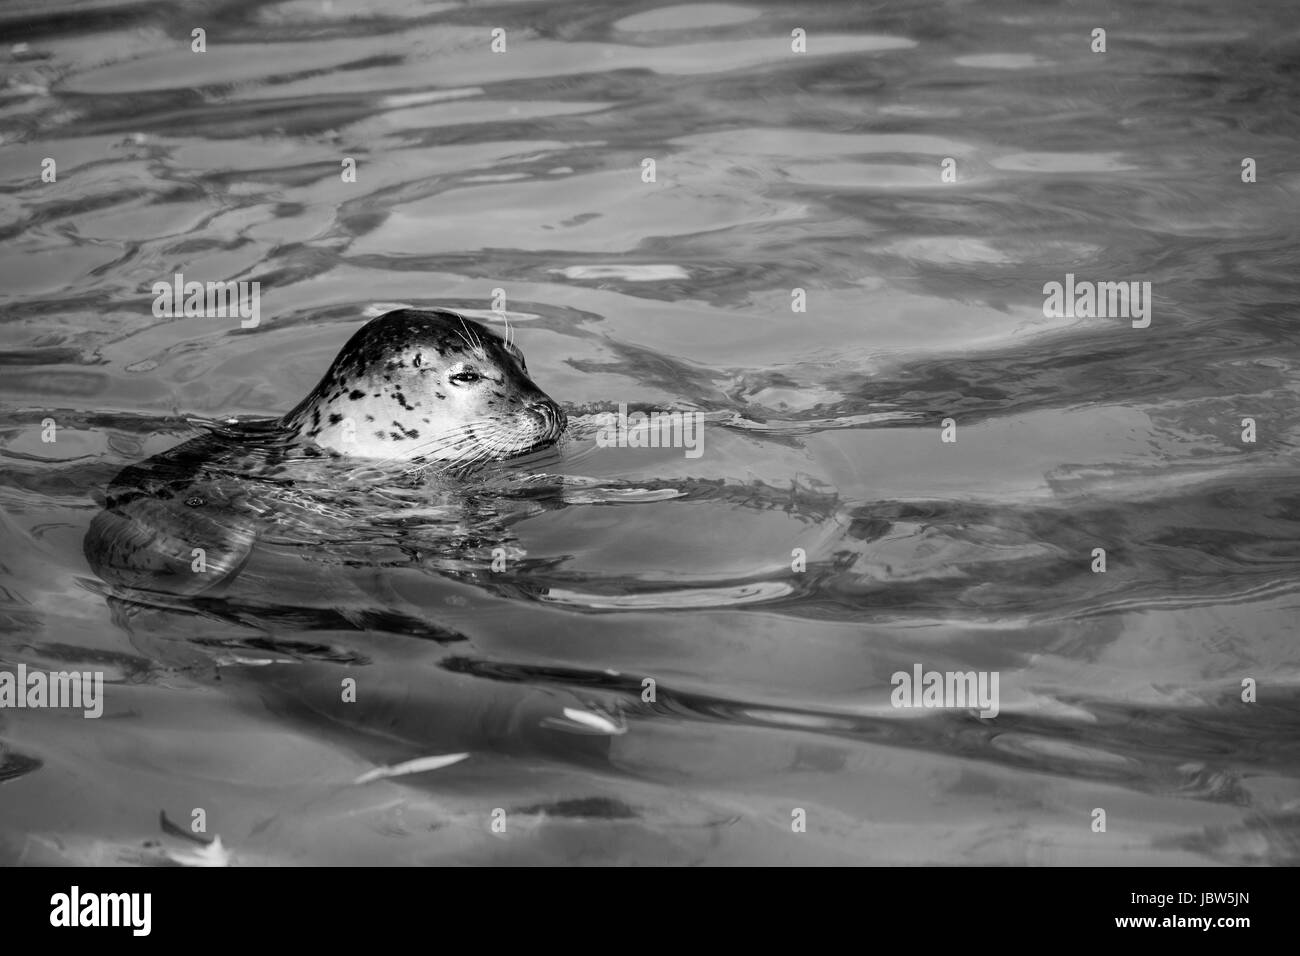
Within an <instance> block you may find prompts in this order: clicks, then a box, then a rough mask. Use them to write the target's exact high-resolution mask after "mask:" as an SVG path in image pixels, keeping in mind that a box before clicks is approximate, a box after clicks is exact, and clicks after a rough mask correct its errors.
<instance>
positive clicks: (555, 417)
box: [528, 397, 569, 438]
mask: <svg viewBox="0 0 1300 956" xmlns="http://www.w3.org/2000/svg"><path fill="white" fill-rule="evenodd" d="M528 410H529V411H530V412H532V413H533V414H534V415H536V416H537V417H538V418H540V419H541V420H542V424H543V425H544V426H545V427H546V433H547V434H548V435H549V436H550V437H551V438H559V437H560V434H561V433H562V432H563V431H564V429H565V427H566V426H567V425H568V424H569V420H568V418H567V417H566V416H565V414H564V409H562V408H561V407H560V406H559V405H556V404H555V402H553V401H552V400H551V399H549V398H546V397H543V398H536V399H533V400H532V401H531V402H529V403H528Z"/></svg>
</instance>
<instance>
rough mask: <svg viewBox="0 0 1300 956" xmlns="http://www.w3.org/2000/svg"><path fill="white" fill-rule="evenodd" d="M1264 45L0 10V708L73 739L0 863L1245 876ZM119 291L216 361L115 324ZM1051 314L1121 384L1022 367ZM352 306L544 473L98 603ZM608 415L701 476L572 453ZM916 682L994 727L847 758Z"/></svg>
mask: <svg viewBox="0 0 1300 956" xmlns="http://www.w3.org/2000/svg"><path fill="white" fill-rule="evenodd" d="M1290 14H1291V10H1290V7H1289V5H1288V4H1285V3H1282V2H1280V0H1277V2H1248V3H1246V4H1244V5H1243V4H1235V5H1231V6H1225V5H1222V4H1208V3H1169V2H1156V3H1147V4H1142V5H1140V7H1137V8H1123V9H1121V8H1119V7H1115V6H1113V5H1107V4H1089V3H1069V4H1066V3H1039V4H1033V5H1024V4H1018V3H1011V2H990V3H982V4H979V5H974V4H969V3H963V2H909V3H906V4H882V5H873V4H860V3H853V2H848V0H837V2H826V3H817V4H808V5H806V6H802V7H798V8H795V7H793V6H792V5H790V4H777V3H750V2H746V3H743V4H701V5H684V6H673V7H664V6H656V5H655V4H654V3H647V2H639V3H625V4H614V3H607V2H574V0H568V2H566V0H559V2H552V3H545V4H543V3H502V4H460V3H418V2H414V0H380V2H363V0H332V2H317V0H290V2H284V3H260V2H247V0H239V2H233V0H232V2H217V0H213V2H210V3H204V4H198V5H173V4H169V3H163V2H128V0H122V2H113V0H108V2H97V3H67V2H53V3H51V2H44V0H42V2H37V0H24V2H15V3H10V4H8V5H6V6H5V8H4V9H3V10H0V30H2V31H3V35H4V37H5V43H4V47H5V50H6V51H7V52H4V53H2V54H0V77H2V78H3V84H4V86H3V90H2V91H0V138H2V141H0V239H2V244H0V342H2V343H3V348H4V351H3V353H0V362H2V363H3V364H4V369H3V371H2V372H0V523H2V524H3V532H2V533H0V574H3V579H2V580H0V588H2V590H0V631H3V634H0V664H3V665H4V666H5V668H6V669H13V668H14V667H15V666H16V665H18V664H19V663H24V664H27V665H28V666H29V667H33V668H38V667H39V668H49V669H67V668H77V669H86V670H90V669H94V670H102V671H103V672H104V673H105V675H106V679H107V680H108V681H109V686H108V688H107V691H106V708H105V714H104V716H103V717H102V718H101V719H99V720H97V721H87V720H83V719H81V717H80V716H79V715H76V714H73V713H68V712H54V711H35V712H34V711H27V710H23V711H18V710H7V711H4V712H0V861H2V862H5V863H18V862H25V863H49V862H93V863H123V862H146V863H147V862H158V861H160V860H161V859H162V858H163V856H164V854H165V853H166V852H169V851H175V852H189V851H191V850H192V849H193V847H192V846H189V845H187V844H186V841H184V840H183V839H180V838H178V837H176V836H175V835H172V834H164V833H162V832H161V831H160V825H159V813H160V811H163V812H165V813H166V814H167V816H168V818H169V819H171V820H175V821H178V822H180V823H181V824H186V823H188V821H190V820H191V818H192V812H193V810H194V809H195V808H203V809H204V810H205V812H206V818H207V836H209V837H211V836H213V835H215V834H219V835H220V837H221V839H222V842H223V845H224V847H225V848H226V849H227V850H229V851H230V853H231V854H232V856H231V859H232V860H233V861H234V862H236V863H249V864H258V863H326V864H332V863H591V862H618V863H630V862H635V863H813V862H817V863H822V862H834V863H917V862H922V863H998V864H1004V863H1034V864H1064V863H1075V864H1102V863H1115V864H1135V863H1157V864H1205V863H1224V864H1255V863H1274V864H1275V863H1295V862H1297V861H1300V786H1298V781H1297V776H1298V773H1300V751H1298V749H1297V743H1296V741H1297V731H1298V730H1300V690H1298V685H1300V654H1298V653H1297V650H1296V607H1297V601H1298V598H1297V584H1298V583H1300V582H1298V579H1297V571H1298V570H1300V491H1297V481H1296V479H1297V473H1298V471H1300V457H1298V450H1297V449H1298V442H1300V432H1298V431H1297V424H1296V422H1297V411H1300V400H1298V398H1300V397H1298V396H1297V362H1300V340H1298V339H1297V332H1296V329H1297V321H1298V320H1300V312H1298V310H1297V306H1296V302H1297V301H1300V280H1298V279H1297V272H1296V267H1295V251H1296V248H1297V231H1298V228H1300V226H1298V224H1300V214H1298V210H1297V197H1298V196H1300V172H1297V170H1296V166H1295V144H1296V142H1297V137H1298V135H1300V114H1298V113H1297V104H1300V34H1297V33H1296V31H1295V28H1294V26H1293V25H1290V24H1291V22H1292V20H1291V17H1290ZM196 27H202V28H203V29H205V30H206V35H207V46H208V49H207V52H206V53H202V54H197V53H194V52H192V51H191V49H190V42H191V41H190V36H191V31H192V30H193V29H195V28H196ZM1098 27H1101V28H1104V29H1105V30H1106V31H1107V35H1108V44H1107V51H1106V52H1105V53H1104V54H1103V53H1094V52H1092V50H1091V45H1092V39H1091V35H1092V31H1093V30H1094V29H1095V28H1098ZM498 28H499V29H502V30H504V31H505V37H506V44H507V47H506V51H505V52H504V53H493V52H491V49H490V44H491V40H492V31H493V30H494V29H498ZM795 29H802V30H804V31H806V34H807V52H806V53H794V52H792V50H791V31H793V30H795ZM46 157H50V158H53V159H55V161H56V163H57V181H56V182H54V183H44V182H42V181H41V178H40V171H41V163H42V160H43V159H44V158H46ZM344 157H352V158H354V159H355V160H356V163H357V179H356V182H354V183H348V182H344V181H342V178H341V176H340V164H341V161H342V159H343V158H344ZM1246 157H1250V158H1252V159H1254V160H1255V163H1256V164H1257V169H1258V173H1257V179H1258V181H1257V182H1255V183H1252V184H1247V183H1243V182H1242V176H1241V171H1242V160H1243V158H1246ZM647 158H649V159H653V160H654V161H655V167H656V177H655V182H653V183H647V182H644V181H643V178H642V170H643V160H645V159H647ZM945 159H952V160H954V161H955V169H956V173H957V176H956V181H955V182H942V181H941V178H940V173H941V166H942V164H943V162H944V160H945ZM177 272H182V273H184V274H185V276H186V277H187V278H192V279H197V280H199V281H210V280H218V279H226V280H249V281H251V280H257V281H260V283H261V290H262V297H261V313H262V321H261V324H260V325H259V326H258V327H256V328H249V329H243V328H240V327H239V323H238V321H237V320H230V319H219V318H177V319H158V318H155V316H154V315H153V312H152V308H151V306H152V301H153V297H152V295H151V292H150V290H151V287H152V284H153V283H154V282H156V281H159V280H168V279H170V278H171V276H173V275H174V274H175V273H177ZM1067 273H1071V274H1074V275H1076V276H1078V277H1079V278H1086V279H1092V280H1106V281H1120V280H1125V281H1127V280H1140V281H1149V282H1150V283H1151V286H1152V290H1153V296H1154V301H1153V311H1152V321H1151V324H1150V327H1148V328H1145V329H1137V328H1133V327H1132V325H1131V323H1130V322H1128V321H1127V320H1123V319H1115V318H1108V319H1099V318H1047V317H1045V316H1044V313H1043V291H1042V290H1043V285H1044V284H1045V283H1047V282H1051V281H1063V280H1064V277H1065V275H1066V274H1067ZM497 289H502V290H504V292H505V294H506V307H505V308H506V315H505V316H502V315H500V314H499V313H496V312H494V311H493V304H494V302H493V296H494V290H497ZM795 289H802V290H804V293H805V295H806V302H807V308H806V311H804V312H795V311H792V290H795ZM393 304H410V305H418V306H430V307H443V308H454V309H461V310H464V311H466V312H467V313H468V314H472V315H475V316H476V317H478V318H480V319H482V320H483V321H485V322H487V323H489V324H491V325H493V326H495V327H497V328H498V329H499V330H501V331H504V329H505V319H506V318H508V319H509V322H510V326H511V328H512V329H513V331H514V334H515V336H516V341H517V342H518V344H519V345H520V346H521V347H522V348H523V349H524V351H525V352H526V354H527V356H528V365H529V369H530V371H531V372H532V374H533V377H534V378H535V379H536V380H537V382H538V383H539V384H540V385H541V386H542V388H544V389H545V390H546V391H547V392H548V393H549V394H551V395H552V396H554V397H555V398H557V399H558V400H560V401H561V402H562V403H563V404H564V406H565V407H566V409H567V410H568V411H569V414H570V419H571V421H572V423H573V427H572V429H571V435H570V437H569V439H568V440H567V441H566V443H565V445H564V446H563V448H562V449H561V451H560V454H559V455H557V456H554V457H553V458H552V459H550V460H547V461H546V462H543V463H541V464H535V465H531V466H524V465H521V466H518V467H517V468H515V469H513V470H510V469H507V470H506V471H505V472H504V473H503V474H499V475H496V476H494V477H493V478H492V480H491V481H487V482H485V483H483V484H480V485H474V486H472V487H468V488H467V489H466V491H465V497H464V499H463V500H458V501H456V502H453V503H452V504H451V505H449V506H447V507H442V504H445V502H442V500H441V499H438V500H436V501H435V500H434V499H433V498H431V496H430V495H427V494H424V493H422V492H421V491H420V489H419V488H418V487H410V486H403V485H397V484H393V485H391V486H388V485H380V486H371V487H369V488H368V489H365V490H364V493H362V492H356V493H355V494H352V493H348V494H344V493H342V492H340V493H339V494H338V495H337V496H336V499H337V500H335V501H334V504H337V505H338V506H339V507H340V508H341V509H342V510H341V514H342V517H341V518H340V517H338V516H336V515H326V514H323V513H322V514H319V515H318V516H317V518H318V520H315V521H313V520H311V519H310V518H304V520H302V521H299V522H297V523H288V524H286V525H284V526H283V527H282V528H281V529H280V533H278V534H269V535H267V536H266V537H265V538H263V539H262V540H260V541H259V543H258V546H257V548H256V549H255V551H254V553H253V554H252V556H251V558H250V560H249V563H248V564H247V565H246V566H245V568H244V570H243V572H242V573H241V575H240V576H239V578H238V580H237V581H235V582H234V584H233V585H232V586H231V588H230V590H228V591H227V592H225V593H224V594H222V595H220V596H215V597H214V596H203V595H199V596H194V595H185V594H180V595H172V596H168V595H163V594H158V595H155V596H154V599H153V600H140V601H123V600H121V599H120V598H119V597H114V596H113V595H112V592H111V589H110V588H107V587H106V586H105V584H104V582H103V581H101V580H99V578H98V577H97V576H96V575H95V574H93V573H92V572H91V570H90V568H89V567H88V566H87V563H86V560H85V558H84V557H83V554H82V541H83V538H84V536H85V534H86V531H87V528H88V527H89V526H90V523H91V521H92V519H93V518H94V516H95V514H96V513H97V512H98V510H99V507H100V506H99V503H98V502H99V501H100V500H102V492H103V489H104V487H105V485H106V484H107V483H108V481H109V480H110V479H111V478H112V477H113V475H114V474H116V473H117V472H118V471H119V470H120V469H121V468H122V467H124V466H126V465H128V464H131V463H134V462H137V461H140V460H141V459H142V458H145V457H147V456H149V455H152V454H155V453H157V452H160V451H162V450H164V449H166V448H168V447H171V446H172V445H175V444H177V443H179V442H181V441H183V440H185V439H187V438H190V437H193V436H194V435H195V434H198V433H199V432H200V431H201V429H202V428H203V427H205V425H204V423H205V422H207V423H211V422H213V421H216V420H219V419H222V418H225V417H226V416H232V415H236V416H270V415H278V414H281V413H283V412H284V411H286V410H288V409H289V408H291V407H292V406H293V405H295V404H296V403H297V402H298V400H299V399H300V398H301V397H302V396H303V395H304V394H305V393H306V392H307V390H309V389H310V388H311V387H312V386H313V385H314V384H315V382H316V381H317V379H318V378H319V376H320V374H321V372H322V371H323V370H324V369H325V367H326V366H327V365H328V364H329V362H330V360H331V359H332V357H333V355H334V354H335V352H336V351H337V349H338V348H339V347H340V346H341V345H342V343H343V342H344V341H345V340H346V338H347V337H348V336H349V335H350V334H351V332H352V331H353V330H354V329H355V328H357V327H358V326H359V324H360V323H361V322H362V321H364V319H365V317H366V316H368V315H374V314H378V313H379V312H380V311H382V310H383V309H384V308H386V307H388V306H391V305H393ZM620 403H626V404H627V405H629V406H630V407H632V408H633V409H638V408H639V409H670V408H671V409H681V410H691V411H699V412H701V413H703V414H704V415H705V418H706V422H707V425H706V431H705V445H704V454H703V455H701V456H700V457H698V458H689V457H687V456H686V455H685V454H683V452H682V450H681V449H661V450H639V449H605V448H598V447H597V446H596V443H595V438H594V436H595V429H596V421H597V416H598V415H599V414H600V413H602V412H606V411H611V410H615V409H617V408H618V406H619V404H620ZM947 418H951V419H953V420H954V422H955V423H956V426H957V436H958V437H957V441H956V442H955V443H944V442H942V441H941V440H940V430H941V423H942V422H943V420H944V419H947ZM1245 418H1250V419H1253V420H1254V422H1255V427H1256V440H1255V441H1254V442H1245V441H1243V440H1242V433H1243V424H1242V420H1243V419H1245ZM46 419H53V421H54V422H55V423H56V425H57V441H55V442H53V443H48V442H43V441H42V440H41V434H42V422H43V421H45V420H46ZM440 502H441V504H440ZM1097 548H1103V549H1105V551H1106V555H1107V567H1106V571H1105V573H1095V572H1094V571H1093V570H1092V567H1093V560H1094V559H1093V551H1094V549H1097ZM497 549H501V550H502V552H503V553H504V554H505V555H506V557H507V562H506V569H505V570H504V571H493V570H492V567H491V564H492V557H493V552H494V551H495V550H497ZM795 549H802V550H803V553H804V554H806V568H805V569H804V570H802V571H796V570H793V569H792V563H793V560H794V559H793V557H792V555H793V552H794V551H795ZM916 663H920V664H922V665H923V666H924V667H926V668H927V669H938V670H962V671H966V670H984V671H996V672H997V673H998V674H999V675H1000V689H1001V711H1000V713H999V715H998V716H997V717H996V718H995V719H991V720H988V719H981V718H980V717H978V716H977V715H976V714H974V713H973V712H971V711H968V710H946V711H917V710H899V709H896V708H894V707H892V706H891V705H890V691H891V683H890V679H891V675H892V674H893V673H895V672H897V671H900V670H905V671H910V670H911V669H912V667H913V665H914V664H916ZM345 678H353V679H355V680H356V682H357V688H358V695H357V700H356V702H355V703H352V704H342V703H341V701H340V687H341V684H342V682H343V680H344V679H345ZM1248 678H1249V679H1252V680H1254V681H1256V682H1257V683H1258V700H1257V701H1256V702H1254V703H1243V701H1242V700H1241V694H1242V682H1243V680H1245V679H1248ZM647 679H651V680H653V681H654V686H655V695H654V700H653V701H647V700H645V699H644V688H645V687H646V684H645V681H646V680H647ZM584 715H585V716H584ZM593 715H594V716H593ZM457 753H464V754H468V756H467V757H466V758H464V759H462V760H460V761H459V762H457V763H454V764H451V765H448V766H444V767H441V768H440V769H435V770H428V771H426V772H423V773H419V774H410V775H404V776H400V777H388V778H382V779H378V780H373V781H372V782H367V783H361V784H357V783H354V781H356V780H357V779H358V778H359V777H362V776H364V775H366V774H368V773H371V772H372V771H374V770H376V769H377V768H382V767H388V766H393V765H396V764H400V763H402V762H403V761H407V760H413V759H417V758H421V757H428V756H434V755H440V754H457ZM1097 808H1102V809H1104V810H1105V811H1106V814H1107V829H1106V832H1105V833H1097V832H1094V830H1093V828H1092V822H1093V819H1094V814H1093V811H1094V810H1095V809H1097ZM800 809H801V810H803V811H804V812H805V813H806V818H807V830H806V832H802V833H799V832H793V829H792V819H793V818H794V816H795V815H796V811H797V810H800ZM497 810H502V811H504V813H505V819H506V820H507V829H506V832H505V833H494V832H493V831H492V827H491V824H492V820H493V815H494V811H497Z"/></svg>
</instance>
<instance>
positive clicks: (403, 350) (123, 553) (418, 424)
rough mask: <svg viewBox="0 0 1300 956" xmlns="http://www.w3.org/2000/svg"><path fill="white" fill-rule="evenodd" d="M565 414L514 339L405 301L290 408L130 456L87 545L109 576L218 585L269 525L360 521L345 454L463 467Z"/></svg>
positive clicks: (162, 584)
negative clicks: (340, 466)
mask: <svg viewBox="0 0 1300 956" xmlns="http://www.w3.org/2000/svg"><path fill="white" fill-rule="evenodd" d="M566 424H567V421H566V418H565V414H564V411H563V410H562V409H561V408H560V406H559V405H557V404H556V403H555V401H554V400H552V399H551V398H550V397H549V396H548V395H546V393H545V392H543V391H542V390H541V389H540V388H538V387H537V385H536V384H534V383H533V381H532V379H531V378H530V377H529V375H528V369H527V366H526V364H525V361H524V356H523V353H522V352H521V351H520V350H519V349H518V348H517V347H516V346H515V345H514V344H513V343H512V342H510V341H509V340H508V339H502V338H501V337H500V336H498V335H496V334H495V333H493V332H491V331H489V330H488V329H487V328H485V327H484V326H483V325H481V324H479V323H477V322H474V321H472V320H470V319H467V318H465V317H464V316H462V315H459V314H457V313H455V312H450V311H445V310H440V309H398V310H396V311H392V312H388V313H385V314H384V315H382V316H379V317H378V318H376V319H372V320H371V321H370V322H368V323H366V324H365V325H364V326H362V328H360V329H359V330H358V331H357V332H356V333H355V334H353V336H352V337H351V338H350V339H349V340H348V341H347V343H346V344H345V345H344V346H343V348H342V349H341V350H340V352H339V353H338V355H337V356H336V357H335V359H334V361H333V362H332V363H331V365H330V367H329V369H328V370H327V371H326V372H325V375H324V376H323V377H322V378H321V380H320V382H319V383H318V384H317V385H316V387H315V388H314V389H312V391H311V392H310V393H308V395H307V396H306V397H305V398H304V399H303V400H302V401H301V402H299V403H298V405H296V406H295V407H294V408H293V409H292V410H291V411H290V412H288V413H287V414H286V415H284V416H283V417H282V418H279V419H264V420H257V421H233V420H232V421H229V422H227V423H225V424H224V425H223V426H221V427H219V428H214V429H212V430H211V431H209V432H207V433H205V434H203V435H200V436H198V437H197V438H193V439H191V440H189V441H186V442H183V443H181V444H180V445H177V446H175V447H173V448H171V449H168V450H167V451H164V452H161V453H160V454H158V455H155V456H153V457H152V458H150V459H148V460H146V461H144V462H141V463H139V464H135V465H130V466H128V467H126V468H124V469H123V470H122V471H121V472H120V473H119V474H118V475H117V476H116V477H115V478H114V479H113V481H112V482H111V483H110V484H109V487H108V491H107V494H106V495H105V498H104V501H103V510H102V511H100V512H99V513H98V514H97V515H96V516H95V518H94V519H93V521H92V522H91V526H90V528H89V530H88V531H87V532H86V537H85V540H84V541H83V552H84V554H85V556H86V559H87V561H88V563H89V564H90V566H91V568H92V569H93V570H94V571H95V573H96V574H97V575H99V577H100V578H101V579H102V580H103V581H105V582H106V583H108V584H110V585H115V586H117V587H122V588H126V589H129V590H132V591H141V590H143V591H149V592H155V593H156V592H164V593H169V594H176V595H184V594H189V595H196V594H199V593H211V592H213V591H214V590H215V589H216V588H217V586H218V585H224V584H228V583H229V582H230V581H231V580H232V579H233V578H234V577H235V576H236V575H237V574H238V573H239V571H240V569H241V568H242V567H243V566H244V564H245V563H246V562H247V561H248V559H249V557H250V556H251V554H252V552H253V547H254V545H255V544H256V542H257V541H258V539H259V538H261V537H262V535H263V533H264V532H265V531H266V530H267V529H268V528H270V527H272V526H279V527H280V531H281V533H282V534H283V533H285V532H286V531H287V530H288V529H289V528H290V527H291V526H294V527H295V528H296V529H297V530H299V531H301V530H302V529H303V528H306V529H307V531H308V532H310V529H311V527H312V526H316V525H325V524H327V523H328V521H330V520H332V521H334V522H335V523H336V525H337V524H338V523H339V522H340V521H341V522H342V523H344V524H346V523H349V519H348V518H347V516H346V512H340V510H339V509H338V508H336V507H332V505H331V504H330V503H329V502H328V501H323V500H322V495H321V494H320V491H321V490H322V489H324V491H325V492H326V493H328V492H329V491H331V490H334V489H335V488H336V487H337V486H338V485H340V484H341V483H342V479H341V477H340V475H341V474H342V473H340V472H336V471H331V469H330V464H331V462H332V461H333V460H336V459H337V460H341V461H342V462H343V463H344V464H345V465H346V469H345V471H346V470H347V469H351V470H355V469H354V468H353V466H354V465H355V464H356V463H361V464H362V465H364V466H365V469H364V470H366V471H368V472H370V473H374V472H376V471H377V472H379V473H380V474H382V473H383V472H384V471H385V470H386V469H392V470H394V471H395V472H396V473H398V474H399V475H401V476H403V477H406V476H409V475H410V474H412V473H416V474H419V473H422V472H423V473H428V472H435V473H438V474H443V473H446V472H449V471H450V472H453V473H459V474H464V473H466V471H467V470H470V469H473V468H475V467H477V466H479V465H482V464H484V463H486V462H490V461H505V460H508V459H512V458H517V457H519V456H522V455H526V454H529V453H532V452H536V451H539V450H540V449H543V448H546V447H548V446H550V445H553V444H555V443H556V442H557V441H558V440H559V439H560V438H561V437H562V435H563V433H564V429H565V427H566ZM441 490H442V491H444V492H445V488H444V489H441ZM431 493H432V492H431ZM324 497H325V498H326V499H327V498H328V497H329V496H328V494H326V495H325V496H324ZM340 514H342V517H340Z"/></svg>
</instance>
